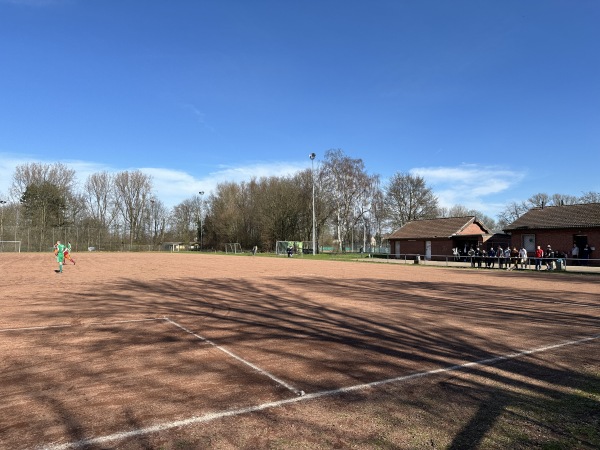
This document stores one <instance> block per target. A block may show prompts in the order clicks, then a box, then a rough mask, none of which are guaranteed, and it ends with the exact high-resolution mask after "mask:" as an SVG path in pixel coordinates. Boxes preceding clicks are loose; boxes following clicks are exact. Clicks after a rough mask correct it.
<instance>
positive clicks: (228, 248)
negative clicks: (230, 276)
mask: <svg viewBox="0 0 600 450" xmlns="http://www.w3.org/2000/svg"><path fill="white" fill-rule="evenodd" d="M225 253H234V254H237V253H243V252H242V246H241V245H240V244H239V242H228V243H226V244H225Z"/></svg>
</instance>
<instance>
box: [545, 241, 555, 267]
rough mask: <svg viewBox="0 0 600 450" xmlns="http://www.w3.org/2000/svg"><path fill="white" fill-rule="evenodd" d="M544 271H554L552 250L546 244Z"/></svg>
mask: <svg viewBox="0 0 600 450" xmlns="http://www.w3.org/2000/svg"><path fill="white" fill-rule="evenodd" d="M545 256H546V270H553V269H554V251H553V250H552V247H550V244H548V247H546V255H545Z"/></svg>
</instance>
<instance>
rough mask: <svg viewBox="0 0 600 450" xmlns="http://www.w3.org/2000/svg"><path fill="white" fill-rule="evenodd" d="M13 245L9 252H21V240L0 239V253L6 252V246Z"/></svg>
mask: <svg viewBox="0 0 600 450" xmlns="http://www.w3.org/2000/svg"><path fill="white" fill-rule="evenodd" d="M8 247H14V250H9V252H11V253H12V252H15V253H21V241H0V253H4V252H6V248H8Z"/></svg>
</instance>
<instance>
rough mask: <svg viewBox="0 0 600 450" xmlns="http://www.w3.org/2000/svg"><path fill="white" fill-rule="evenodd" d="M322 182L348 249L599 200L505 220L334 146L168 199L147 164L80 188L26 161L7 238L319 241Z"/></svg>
mask: <svg viewBox="0 0 600 450" xmlns="http://www.w3.org/2000/svg"><path fill="white" fill-rule="evenodd" d="M313 189H314V205H315V208H314V230H315V240H316V241H317V242H318V243H319V245H321V246H323V245H326V246H330V247H333V248H337V249H340V250H342V251H343V250H345V249H348V248H350V249H353V248H356V249H358V248H359V247H364V248H365V249H366V248H367V247H369V246H370V245H371V244H372V243H375V246H377V247H378V246H381V244H382V240H383V238H384V237H385V235H386V234H387V233H388V232H390V231H392V230H395V229H397V228H399V227H401V226H402V225H404V224H405V223H407V222H409V221H411V220H417V219H428V218H437V217H457V216H467V215H474V216H477V217H478V219H479V220H481V221H482V222H483V223H484V224H485V225H486V226H487V227H488V228H489V229H491V230H493V229H501V228H502V227H503V226H506V225H507V224H509V223H511V222H512V221H514V220H516V218H518V217H519V216H520V215H522V214H523V213H524V212H526V211H527V210H528V209H529V208H531V207H535V206H550V205H564V204H574V203H589V202H598V201H600V193H596V192H587V193H584V194H583V195H582V196H581V197H574V196H568V195H560V194H554V195H552V196H549V195H547V194H536V195H534V196H532V197H531V198H529V199H528V200H527V201H523V202H520V203H517V202H513V203H511V204H509V205H506V207H505V208H504V209H503V210H502V212H501V213H500V214H499V216H498V220H497V221H496V220H494V219H492V218H490V217H488V216H486V215H484V214H482V213H481V212H480V211H477V210H473V209H468V208H466V207H464V206H462V205H455V206H453V207H451V208H442V207H440V206H439V204H438V199H437V197H436V195H435V193H434V192H433V191H432V189H431V188H430V187H429V186H427V184H426V181H425V180H424V178H422V177H420V176H417V175H411V174H409V173H403V172H397V173H395V174H394V175H393V176H392V177H391V178H390V179H389V180H388V181H387V182H386V183H385V184H382V183H381V180H380V177H379V176H378V175H375V174H369V173H368V172H367V170H366V168H365V165H364V162H363V161H362V159H360V158H351V157H349V156H347V155H346V154H344V152H343V151H342V150H340V149H332V150H328V151H327V152H326V153H325V157H324V159H323V161H322V162H321V163H320V164H319V165H318V167H316V168H314V169H313V168H312V167H311V168H309V169H305V170H301V171H299V172H297V173H295V174H294V175H290V176H279V177H276V176H272V177H261V178H253V179H251V180H250V181H244V182H239V183H237V182H224V183H220V184H218V185H217V187H216V189H215V191H214V192H212V193H210V194H209V195H207V197H206V198H204V195H200V193H199V194H198V195H194V196H192V197H191V198H189V199H186V200H184V201H182V202H181V203H179V204H177V205H175V206H174V207H172V208H167V207H166V206H165V205H164V203H163V202H162V201H161V200H160V199H159V198H158V197H157V196H156V195H155V193H154V192H153V184H152V178H151V176H149V175H146V174H144V173H142V172H141V171H123V172H118V173H108V172H98V173H94V174H92V175H90V176H88V178H87V179H86V180H85V182H84V183H83V184H82V185H81V187H79V185H78V184H77V182H76V173H75V171H74V170H73V169H70V168H68V167H67V166H65V165H64V164H61V163H55V164H42V163H27V164H23V165H20V166H17V167H16V169H15V172H14V174H13V178H12V184H11V188H10V195H11V198H12V201H10V202H7V203H4V204H2V205H0V206H1V207H2V219H1V220H2V222H1V229H0V240H12V239H13V235H14V239H15V240H25V236H24V234H23V233H24V232H25V230H27V241H28V246H27V248H28V249H29V250H40V251H41V250H44V249H45V248H46V247H47V246H48V244H49V242H50V243H51V242H52V239H54V238H55V237H56V236H57V235H58V236H63V235H66V234H73V230H76V233H77V241H78V242H79V243H80V246H93V247H96V248H98V249H100V250H114V249H115V248H119V246H120V247H121V248H127V249H134V248H136V247H139V246H148V248H150V249H155V248H158V246H160V245H161V244H163V243H165V242H182V243H185V244H190V243H195V245H196V247H201V248H202V249H215V250H222V249H223V244H224V243H233V242H236V243H240V244H241V246H242V248H252V247H254V246H257V247H259V248H260V249H261V250H263V251H272V250H273V249H274V246H275V243H276V241H308V242H311V241H312V239H313ZM202 194H203V193H202ZM50 235H51V236H50ZM17 238H18V239H17ZM49 239H50V241H49ZM63 239H66V238H65V237H63ZM70 239H71V240H74V239H75V237H74V236H71V237H70Z"/></svg>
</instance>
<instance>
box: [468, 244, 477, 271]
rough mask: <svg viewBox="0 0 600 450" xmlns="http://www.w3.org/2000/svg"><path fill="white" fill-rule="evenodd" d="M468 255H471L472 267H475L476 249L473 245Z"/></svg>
mask: <svg viewBox="0 0 600 450" xmlns="http://www.w3.org/2000/svg"><path fill="white" fill-rule="evenodd" d="M467 255H469V258H470V259H471V267H475V249H474V248H473V246H471V248H470V249H469V252H468V253H467Z"/></svg>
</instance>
